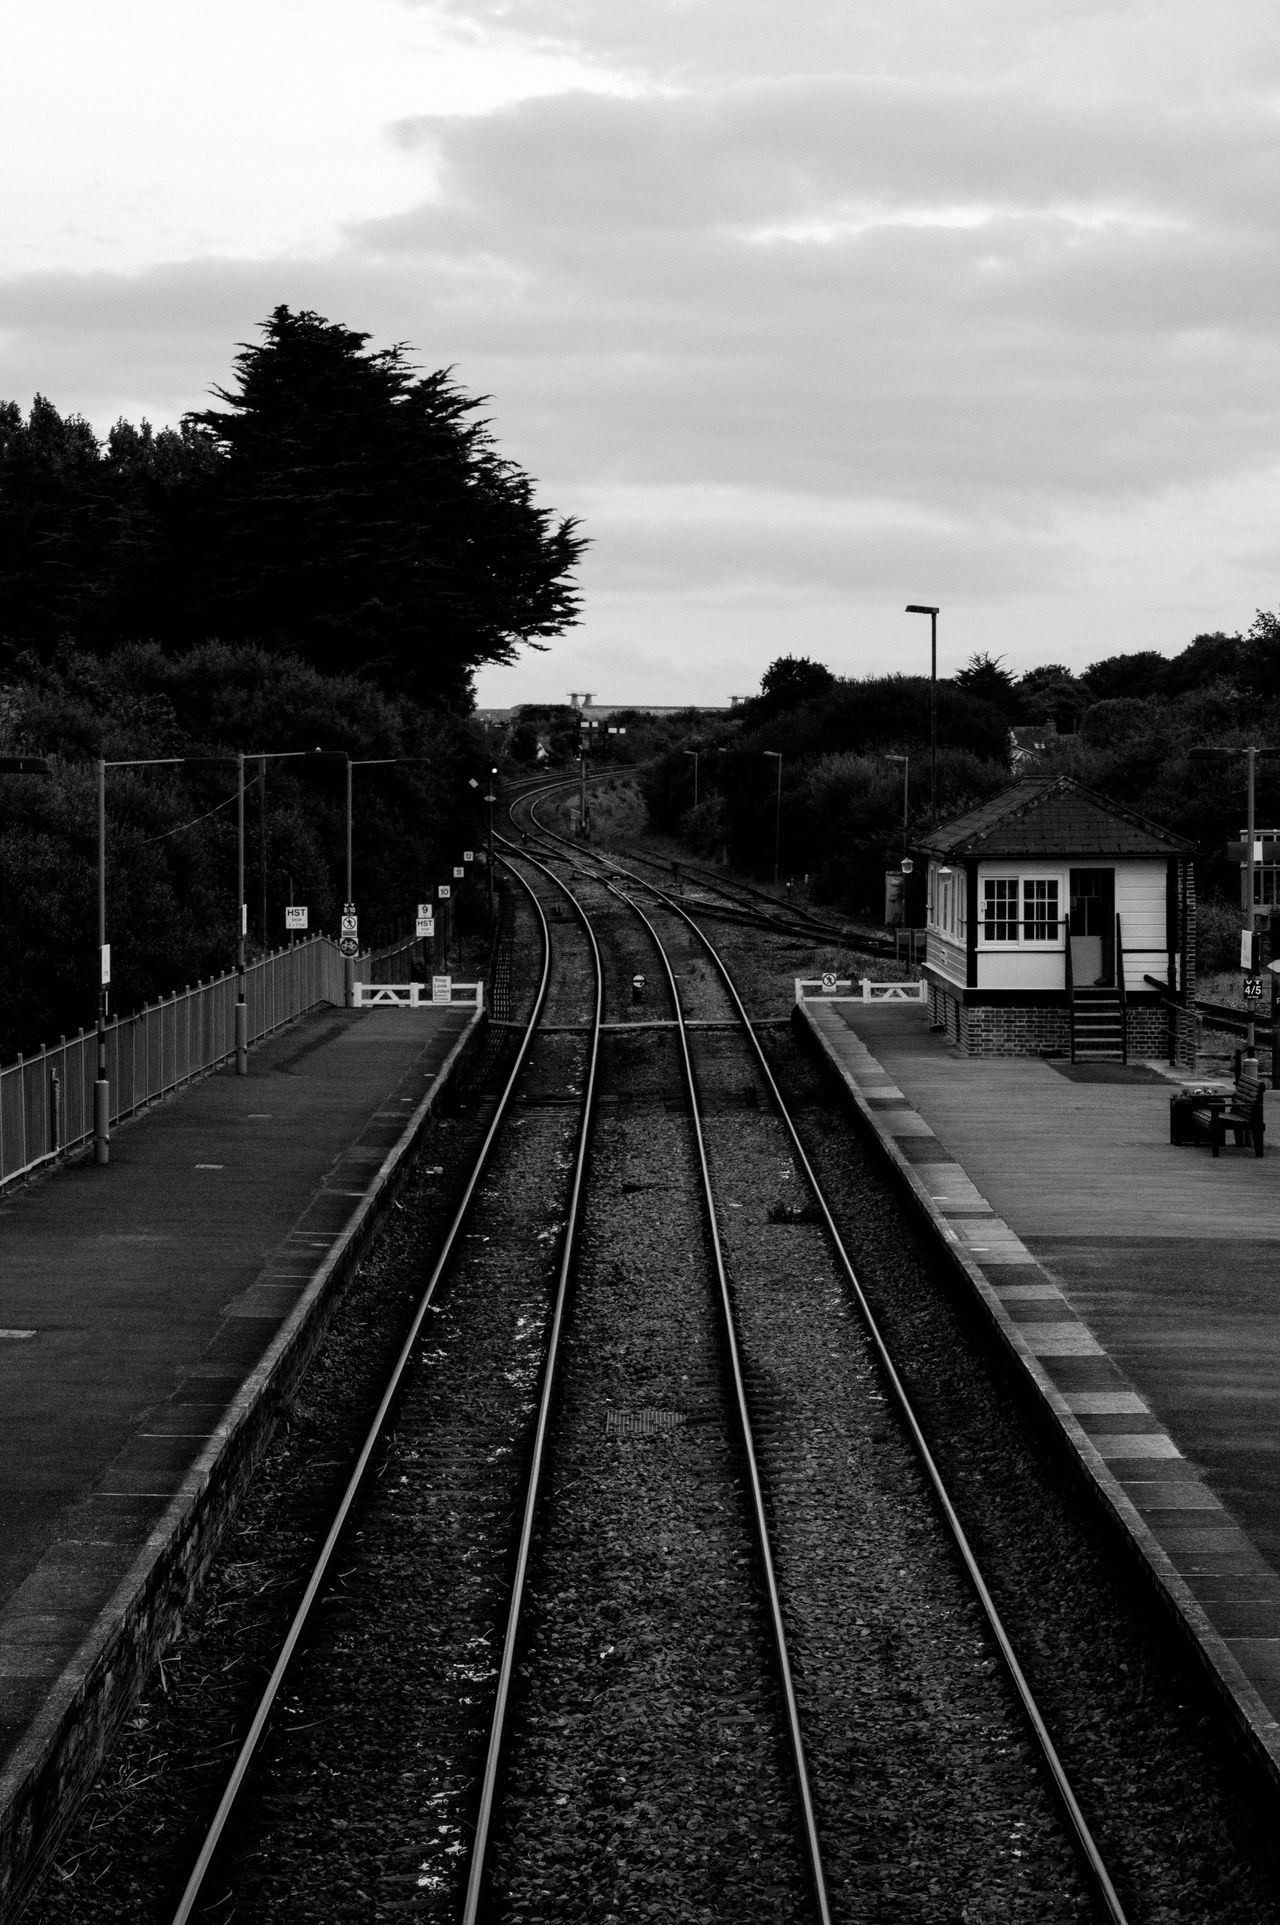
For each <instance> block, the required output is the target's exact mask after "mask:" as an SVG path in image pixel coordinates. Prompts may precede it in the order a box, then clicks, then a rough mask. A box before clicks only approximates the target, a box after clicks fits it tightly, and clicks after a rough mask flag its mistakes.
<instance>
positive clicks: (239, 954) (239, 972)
mask: <svg viewBox="0 0 1280 1925" xmlns="http://www.w3.org/2000/svg"><path fill="white" fill-rule="evenodd" d="M179 759H181V758H179ZM200 759H203V758H200ZM217 759H221V758H217ZM339 759H341V760H342V761H344V762H346V761H348V760H349V758H348V756H347V752H346V750H345V749H238V750H237V751H236V905H237V911H236V913H237V921H236V1011H235V1053H236V1075H237V1076H247V1075H248V1074H249V999H248V993H247V992H248V983H249V971H248V958H247V955H246V940H247V937H248V933H249V905H248V903H247V902H246V901H245V895H244V765H245V763H246V762H256V763H257V764H258V765H259V768H260V769H261V771H262V780H263V782H264V783H265V781H266V777H267V762H268V760H270V761H272V762H296V761H299V760H302V761H307V762H315V761H337V760H339ZM350 783H351V777H350V774H348V776H347V785H348V788H347V793H348V796H349V795H350ZM350 864H351V854H350V845H349V843H348V852H347V866H348V871H350ZM348 880H349V875H348ZM265 939H266V930H265V928H264V930H263V940H264V941H265Z"/></svg>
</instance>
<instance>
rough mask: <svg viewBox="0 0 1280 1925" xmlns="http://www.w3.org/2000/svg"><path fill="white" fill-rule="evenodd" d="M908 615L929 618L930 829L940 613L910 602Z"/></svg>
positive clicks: (932, 821) (934, 802) (934, 811)
mask: <svg viewBox="0 0 1280 1925" xmlns="http://www.w3.org/2000/svg"><path fill="white" fill-rule="evenodd" d="M906 612H907V614H908V615H927V616H928V617H929V827H930V829H936V828H937V826H938V611H937V609H936V608H931V607H930V606H929V604H928V603H927V602H908V603H907V609H906Z"/></svg>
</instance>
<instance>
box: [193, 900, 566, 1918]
mask: <svg viewBox="0 0 1280 1925" xmlns="http://www.w3.org/2000/svg"><path fill="white" fill-rule="evenodd" d="M517 880H518V881H519V882H520V883H521V885H522V887H523V888H524V889H525V890H526V893H527V894H528V896H529V898H530V900H531V902H532V904H533V907H534V909H535V910H536V912H537V915H538V919H539V921H540V923H541V926H542V974H541V978H540V981H539V984H538V990H537V994H536V995H535V998H534V1002H533V1007H532V1010H531V1013H530V1017H529V1022H528V1025H527V1027H526V1029H525V1034H524V1037H523V1039H522V1041H521V1043H520V1046H519V1048H518V1050H517V1052H516V1059H515V1063H514V1065H513V1066H512V1070H511V1074H510V1076H509V1077H508V1079H507V1083H506V1087H505V1088H504V1090H503V1092H502V1095H501V1097H500V1098H499V1101H498V1106H497V1108H496V1110H495V1112H494V1115H493V1118H492V1120H491V1122H490V1124H489V1128H488V1130H487V1131H486V1133H485V1138H484V1142H483V1143H482V1145H481V1147H480V1151H479V1154H478V1155H477V1157H476V1160H475V1163H474V1166H473V1168H472V1171H471V1175H470V1177H469V1179H468V1181H467V1186H466V1189H465V1191H464V1193H463V1196H462V1200H461V1202H460V1203H459V1204H458V1207H457V1210H456V1212H455V1213H454V1217H453V1220H452V1222H451V1224H450V1226H449V1229H448V1231H447V1232H446V1235H445V1239H444V1242H443V1244H442V1246H441V1249H440V1253H439V1255H438V1257H437V1259H436V1263H435V1266H434V1268H433V1269H432V1272H431V1275H430V1277H429V1278H428V1280H427V1284H426V1287H425V1289H424V1291H423V1294H422V1297H421V1298H420V1300H419V1303H418V1307H417V1310H416V1311H415V1313H414V1318H413V1322H412V1325H411V1327H410V1329H409V1334H408V1336H407V1337H406V1338H405V1340H404V1343H403V1345H402V1347H401V1350H400V1354H399V1356H398V1358H397V1360H396V1363H395V1365H394V1367H393V1369H392V1371H391V1374H390V1376H389V1378H388V1380H387V1386H386V1389H385V1390H384V1392H383V1395H382V1399H381V1402H380V1403H379V1405H378V1408H377V1411H376V1413H375V1415H374V1418H373V1420H372V1422H371V1424H370V1426H369V1429H368V1432H367V1434H366V1436H365V1440H364V1443H363V1445H362V1446H361V1449H360V1453H359V1456H358V1457H357V1459H356V1462H355V1466H354V1468H353V1470H352V1472H351V1475H350V1477H349V1479H348V1481H347V1486H346V1489H345V1490H344V1492H343V1494H342V1498H341V1501H340V1502H339V1504H338V1508H337V1510H336V1511H335V1513H334V1517H333V1521H332V1523H331V1524H330V1526H329V1530H328V1533H327V1535H326V1537H325V1540H324V1543H323V1545H322V1546H321V1548H320V1551H319V1553H318V1554H317V1557H316V1560H315V1563H314V1565H313V1566H312V1570H311V1575H310V1577H309V1578H308V1580H307V1584H306V1588H305V1590H304V1592H303V1595H302V1598H301V1600H300V1602H299V1604H298V1606H297V1609H296V1610H295V1612H294V1615H293V1619H292V1622H291V1623H290V1625H289V1629H288V1631H287V1633H286V1635H285V1638H284V1641H283V1643H282V1645H281V1647H280V1652H279V1655H278V1657H277V1658H276V1662H275V1665H274V1667H273V1668H272V1672H271V1676H270V1677H269V1678H268V1680H267V1683H266V1685H265V1686H264V1688H263V1692H262V1696H261V1697H260V1699H259V1701H258V1706H257V1709H256V1710H255V1712H254V1715H253V1718H252V1720H251V1722H250V1725H249V1729H248V1731H247V1732H246V1734H245V1737H244V1740H243V1742H242V1743H241V1746H240V1750H239V1752H238V1754H237V1756H236V1760H235V1763H234V1765H233V1766H232V1769H231V1773H230V1776H229V1777H228V1779H227V1783H226V1786H225V1789H224V1790H223V1793H222V1797H221V1799H220V1800H219V1803H218V1807H217V1810H216V1811H215V1813H214V1815H213V1818H212V1820H211V1821H210V1824H209V1826H208V1829H207V1831H206V1833H205V1838H204V1842H203V1844H202V1846H201V1848H200V1852H199V1855H198V1857H197V1858H196V1862H195V1864H194V1866H193V1868H192V1871H191V1874H190V1877H189V1878H188V1880H187V1883H186V1887H185V1889H184V1891H183V1893H182V1897H181V1899H180V1900H179V1903H178V1907H177V1910H176V1911H175V1912H174V1913H173V1921H172V1925H187V1921H188V1920H189V1919H190V1917H191V1915H192V1911H193V1909H194V1907H195V1905H196V1904H197V1903H198V1901H199V1898H200V1895H201V1891H202V1888H203V1885H204V1881H205V1879H206V1878H207V1876H208V1873H209V1869H210V1866H211V1865H212V1863H213V1860H214V1856H215V1854H216V1852H217V1850H218V1847H219V1845H220V1843H221V1841H222V1838H223V1836H224V1834H225V1832H226V1828H227V1824H228V1821H229V1819H230V1817H231V1814H232V1811H233V1809H234V1807H235V1804H236V1801H237V1799H238V1798H239V1795H240V1792H241V1790H242V1788H243V1786H244V1782H245V1779H246V1777H247V1775H248V1772H249V1769H250V1766H251V1764H252V1762H253V1759H254V1756H255V1754H256V1752H257V1749H258V1746H259V1744H260V1742H261V1739H262V1735H263V1732H264V1731H265V1729H266V1725H267V1720H268V1718H269V1717H270V1715H271V1712H272V1709H273V1708H274V1705H275V1701H276V1699H277V1697H278V1696H279V1693H280V1688H281V1686H282V1685H283V1683H284V1680H285V1676H286V1674H287V1672H288V1670H289V1666H290V1664H291V1663H292V1661H293V1658H294V1655H295V1653H296V1651H297V1648H298V1644H299V1642H300V1641H301V1638H302V1635H303V1632H304V1631H305V1629H306V1626H307V1623H308V1620H309V1618H310V1615H311V1611H312V1609H313V1607H314V1605H315V1602H316V1599H317V1598H318V1596H319V1595H320V1592H321V1589H322V1586H323V1584H324V1580H325V1577H326V1575H327V1573H328V1569H329V1566H330V1564H331V1562H332V1559H333V1554H334V1551H335V1550H336V1548H337V1545H338V1542H339V1539H340V1538H341V1536H342V1532H343V1530H344V1528H345V1526H346V1524H347V1521H348V1518H349V1517H350V1514H351V1511H352V1509H353V1507H354V1505H355V1502H356V1499H357V1497H358V1496H359V1493H360V1490H361V1487H362V1485H363V1483H364V1480H365V1476H366V1474H367V1472H368V1469H369V1465H370V1463H371V1461H372V1459H373V1456H374V1453H375V1451H376V1449H377V1447H378V1445H379V1443H380V1442H381V1438H382V1432H383V1428H384V1426H385V1424H386V1420H387V1417H388V1415H389V1413H390V1411H391V1409H392V1406H393V1404H394V1402H395V1399H396V1397H397V1395H398V1393H399V1390H400V1386H401V1383H402V1381H403V1379H404V1375H405V1372H406V1370H407V1369H408V1366H409V1363H410V1360H411V1358H412V1355H413V1352H414V1349H415V1348H416V1346H417V1343H418V1339H419V1337H420V1336H421V1333H422V1326H423V1324H424V1323H425V1321H426V1318H427V1313H428V1311H429V1310H430V1308H431V1304H432V1300H433V1298H434V1296H435V1293H436V1289H437V1286H438V1284H439V1282H440V1278H441V1277H442V1276H443V1274H444V1272H445V1270H446V1269H447V1268H448V1265H449V1264H450V1262H451V1261H452V1259H453V1254H454V1251H455V1249H456V1247H457V1244H458V1241H459V1238H460V1237H461V1234H462V1230H463V1227H464V1225H465V1223H466V1221H467V1219H468V1218H469V1216H470V1214H471V1209H472V1205H473V1203H474V1201H475V1196H476V1192H477V1190H478V1189H479V1186H480V1182H481V1180H482V1178H483V1177H484V1175H485V1172H486V1171H487V1169H488V1166H489V1162H490V1159H491V1156H492V1152H493V1148H494V1145H495V1144H496V1142H497V1140H498V1136H499V1134H500V1132H501V1129H502V1126H503V1124H504V1123H505V1121H506V1118H507V1113H508V1111H509V1109H510V1107H511V1102H512V1098H513V1096H514V1093H515V1087H516V1083H517V1081H518V1079H519V1076H520V1073H521V1071H522V1069H523V1068H524V1064H525V1060H526V1058H527V1056H528V1053H529V1049H530V1047H531V1045H532V1042H533V1037H534V1034H535V1032H536V1030H537V1027H538V1022H539V1019H540V1018H541V1015H542V1011H543V1007H544V1005H545V1003H546V997H547V985H548V983H549V981H550V974H551V934H550V930H549V929H548V927H547V921H546V917H545V916H544V915H543V914H542V906H541V904H540V903H539V902H538V899H537V896H536V895H535V894H534V892H533V890H532V889H531V888H530V887H529V885H528V883H526V882H525V880H524V878H523V877H522V876H518V877H517Z"/></svg>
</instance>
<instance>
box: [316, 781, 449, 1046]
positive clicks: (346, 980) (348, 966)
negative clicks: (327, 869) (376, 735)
mask: <svg viewBox="0 0 1280 1925" xmlns="http://www.w3.org/2000/svg"><path fill="white" fill-rule="evenodd" d="M325 752H326V751H323V750H317V751H316V753H317V754H323V753H325ZM328 753H331V754H334V755H344V754H346V751H345V750H343V749H334V750H331V751H328ZM346 760H347V893H346V897H345V899H344V900H345V901H346V905H347V912H348V914H350V915H354V914H355V907H354V905H355V896H354V895H353V893H352V873H351V835H352V822H353V811H352V797H351V771H352V770H353V769H388V768H390V767H391V766H392V764H393V763H397V762H403V763H417V764H420V765H425V766H427V767H429V766H430V764H431V761H432V758H431V756H429V755H366V756H360V757H358V758H357V759H355V760H354V761H353V760H352V758H351V756H349V755H348V756H347V758H346ZM342 975H343V995H344V999H345V1001H346V1006H347V1008H348V1009H350V1007H351V1005H352V1003H354V1001H355V987H354V985H355V959H354V957H351V956H344V957H343V970H342Z"/></svg>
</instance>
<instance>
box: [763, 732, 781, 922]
mask: <svg viewBox="0 0 1280 1925" xmlns="http://www.w3.org/2000/svg"><path fill="white" fill-rule="evenodd" d="M761 753H762V754H764V755H768V756H772V757H773V759H774V761H775V762H776V763H777V765H778V795H777V800H776V802H775V803H774V808H773V886H774V888H775V889H776V888H777V886H778V850H779V848H780V847H781V842H782V750H781V749H764V750H762V751H761Z"/></svg>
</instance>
